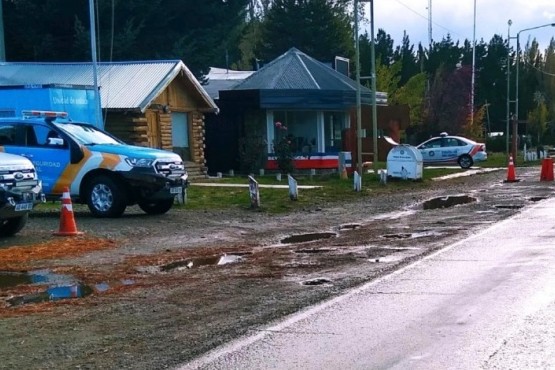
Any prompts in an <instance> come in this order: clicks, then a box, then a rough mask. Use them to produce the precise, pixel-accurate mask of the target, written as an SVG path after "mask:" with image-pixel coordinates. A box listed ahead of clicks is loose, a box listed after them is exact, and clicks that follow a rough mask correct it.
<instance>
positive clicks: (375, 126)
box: [370, 0, 378, 175]
mask: <svg viewBox="0 0 555 370" xmlns="http://www.w3.org/2000/svg"><path fill="white" fill-rule="evenodd" d="M370 22H371V23H370V36H371V37H372V42H371V43H370V47H371V48H370V54H371V58H372V136H373V139H374V142H373V146H374V150H373V152H374V155H373V157H374V158H373V161H372V164H373V167H374V174H375V175H377V174H378V112H377V109H378V107H377V105H376V48H375V47H374V44H375V40H374V0H370Z"/></svg>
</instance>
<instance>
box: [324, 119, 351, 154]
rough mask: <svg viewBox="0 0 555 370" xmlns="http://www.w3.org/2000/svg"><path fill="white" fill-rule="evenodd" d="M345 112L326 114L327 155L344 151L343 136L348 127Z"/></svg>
mask: <svg viewBox="0 0 555 370" xmlns="http://www.w3.org/2000/svg"><path fill="white" fill-rule="evenodd" d="M346 119H347V117H346V115H345V113H344V112H324V141H325V147H326V153H329V152H339V151H341V149H342V139H341V135H342V133H343V130H344V129H345V128H346V127H347V125H346Z"/></svg>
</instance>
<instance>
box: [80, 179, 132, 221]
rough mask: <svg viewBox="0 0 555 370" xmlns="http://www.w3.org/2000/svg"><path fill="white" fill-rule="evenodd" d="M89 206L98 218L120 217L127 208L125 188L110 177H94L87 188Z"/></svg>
mask: <svg viewBox="0 0 555 370" xmlns="http://www.w3.org/2000/svg"><path fill="white" fill-rule="evenodd" d="M87 205H88V206H89V209H90V211H91V212H92V214H93V215H95V216H96V217H120V216H121V215H122V214H123V212H125V208H126V207H127V199H126V197H125V192H124V189H123V186H122V185H121V184H120V183H119V182H118V181H116V180H115V179H112V178H110V177H108V176H97V177H94V178H93V179H92V180H91V181H90V183H89V185H88V186H87Z"/></svg>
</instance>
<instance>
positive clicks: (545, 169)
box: [540, 158, 553, 181]
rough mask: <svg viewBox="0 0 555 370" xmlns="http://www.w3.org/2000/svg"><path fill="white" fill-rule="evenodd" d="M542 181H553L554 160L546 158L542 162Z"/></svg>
mask: <svg viewBox="0 0 555 370" xmlns="http://www.w3.org/2000/svg"><path fill="white" fill-rule="evenodd" d="M540 181H553V158H544V159H543V160H542V172H541V174H540Z"/></svg>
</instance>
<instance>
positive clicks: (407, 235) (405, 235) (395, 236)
mask: <svg viewBox="0 0 555 370" xmlns="http://www.w3.org/2000/svg"><path fill="white" fill-rule="evenodd" d="M411 236H412V234H410V233H403V234H385V235H382V238H386V239H408V238H410V237H411Z"/></svg>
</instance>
